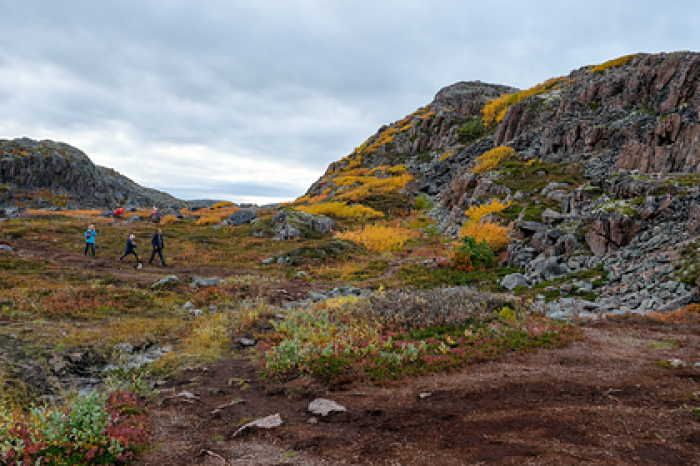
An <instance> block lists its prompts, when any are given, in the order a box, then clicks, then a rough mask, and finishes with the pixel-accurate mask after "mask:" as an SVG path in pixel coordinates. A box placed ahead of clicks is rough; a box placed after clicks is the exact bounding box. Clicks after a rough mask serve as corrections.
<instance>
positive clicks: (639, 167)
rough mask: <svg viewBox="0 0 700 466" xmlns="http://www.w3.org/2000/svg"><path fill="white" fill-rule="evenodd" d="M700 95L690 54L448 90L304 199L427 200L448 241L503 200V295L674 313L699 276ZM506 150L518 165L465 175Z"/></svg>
mask: <svg viewBox="0 0 700 466" xmlns="http://www.w3.org/2000/svg"><path fill="white" fill-rule="evenodd" d="M699 85H700V54H698V53H694V52H679V53H661V54H653V55H652V54H638V55H629V56H625V57H620V58H618V59H615V60H611V61H609V62H606V63H603V64H601V65H597V66H585V67H582V68H579V69H577V70H575V71H573V72H571V73H570V74H569V75H568V76H563V77H559V78H553V79H550V80H548V81H547V82H545V83H543V84H540V85H538V86H535V87H533V88H531V89H528V90H524V91H519V90H517V89H514V88H510V87H507V86H502V85H494V84H486V83H481V82H478V81H476V82H461V83H457V84H454V85H452V86H448V87H446V88H444V89H442V90H440V91H439V92H438V93H437V95H436V96H435V99H434V100H433V102H431V103H430V104H429V105H427V106H426V107H424V108H421V109H419V110H418V111H416V112H415V113H413V114H411V115H408V116H406V117H405V118H403V119H401V120H399V121H397V122H395V123H393V124H390V125H387V126H383V127H381V128H380V129H379V131H377V133H376V134H375V135H373V136H372V137H370V138H369V139H368V140H367V141H366V142H365V143H364V144H362V145H361V146H360V147H358V148H357V149H355V150H354V151H353V152H352V153H351V154H350V155H348V156H347V157H345V158H344V159H342V160H340V161H338V162H335V163H333V164H331V165H330V167H329V168H328V170H327V171H326V173H325V174H324V176H323V177H322V178H321V179H319V180H318V181H317V182H316V183H314V184H313V185H312V186H311V188H310V189H309V191H308V193H307V195H306V196H305V198H302V199H301V201H302V202H326V203H327V202H332V201H346V202H361V203H364V204H367V205H371V204H372V203H373V202H374V203H376V202H377V201H378V200H381V199H382V198H386V197H387V196H389V195H397V196H398V195H402V196H416V195H419V194H423V195H424V197H425V196H428V197H429V199H430V200H431V201H432V202H433V204H434V207H433V208H432V209H431V210H430V211H429V214H428V215H429V216H431V217H432V218H434V219H435V220H436V221H437V225H438V227H439V230H440V231H441V232H442V233H445V234H447V235H450V236H452V237H456V236H457V235H458V232H459V231H460V227H461V226H462V224H463V223H464V222H465V221H467V220H468V217H467V216H466V215H465V210H466V209H468V208H469V207H471V206H479V205H484V204H487V203H490V202H491V201H493V200H494V199H498V200H499V201H501V202H504V203H510V204H509V205H510V207H509V208H508V209H506V210H504V211H502V212H500V213H498V214H497V215H494V216H493V217H494V219H495V220H497V221H500V222H502V223H503V224H508V223H509V224H510V225H511V227H512V228H513V231H514V232H515V234H516V235H515V237H514V238H513V240H512V241H511V243H510V245H509V246H508V248H507V257H506V258H505V259H504V261H503V262H502V264H501V265H508V266H512V267H517V268H519V269H520V272H519V273H515V274H512V275H509V276H507V277H506V278H505V279H504V280H503V282H502V286H503V287H504V288H507V289H511V290H512V289H514V288H517V287H535V288H536V289H538V290H541V292H542V294H541V295H539V298H540V299H545V298H546V299H547V300H548V302H549V304H547V306H548V309H549V312H550V314H552V315H557V316H568V315H570V314H571V313H573V312H579V313H583V314H584V315H591V316H597V315H600V314H601V313H603V312H607V313H610V312H612V313H619V312H628V311H633V312H648V311H651V310H655V311H657V310H670V309H675V308H677V307H678V306H680V305H683V304H686V303H689V302H692V301H695V300H696V299H697V294H696V280H697V279H698V276H699V275H700V264H699V263H698V257H700V241H696V238H698V232H699V231H700V192H699V189H698V186H699V184H698V183H700V175H699V174H698V172H700V139H699V138H700V124H699V122H698V110H699V109H700V91H699ZM501 146H504V147H507V148H510V149H513V151H514V153H513V151H511V150H510V149H507V150H505V151H504V153H506V152H507V153H511V154H513V155H512V156H511V157H509V158H508V159H507V160H502V161H500V163H499V164H498V166H497V167H495V169H492V170H487V171H480V170H474V168H475V166H476V165H477V163H479V161H477V159H478V158H479V157H482V156H485V157H490V156H491V154H492V152H489V151H491V150H492V149H494V148H498V147H501ZM482 159H483V157H482ZM475 171H477V172H478V173H475ZM399 178H400V179H399ZM388 185H391V186H394V187H396V186H397V185H399V186H400V187H402V188H403V189H401V190H400V191H399V190H396V191H394V192H393V194H392V191H391V190H390V189H387V186H388ZM596 269H597V270H600V276H596V277H592V278H591V279H590V280H587V281H582V280H580V279H578V278H577V277H581V276H584V275H585V274H584V273H583V272H584V271H591V270H592V271H595V270H596ZM590 275H591V274H590V273H589V274H588V275H586V276H590ZM567 277H570V280H569V281H568V282H566V283H561V282H562V278H564V279H566V278H567ZM554 279H557V280H558V281H557V285H556V286H553V285H551V284H550V282H551V281H552V280H554ZM584 297H585V299H583V298H584Z"/></svg>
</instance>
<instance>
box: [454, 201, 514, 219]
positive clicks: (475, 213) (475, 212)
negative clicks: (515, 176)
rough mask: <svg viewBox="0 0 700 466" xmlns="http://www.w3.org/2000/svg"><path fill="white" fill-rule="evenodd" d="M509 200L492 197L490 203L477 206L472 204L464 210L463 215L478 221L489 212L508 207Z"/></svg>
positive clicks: (501, 210)
mask: <svg viewBox="0 0 700 466" xmlns="http://www.w3.org/2000/svg"><path fill="white" fill-rule="evenodd" d="M510 204H511V203H510V201H508V202H501V201H500V200H498V199H494V200H493V201H491V203H490V204H483V205H479V206H472V207H470V208H468V209H467V210H466V212H464V213H465V215H466V216H467V217H469V221H471V222H476V223H479V222H480V221H481V219H482V218H483V217H485V216H486V215H489V214H493V213H498V212H503V211H504V210H506V209H507V208H508V207H510Z"/></svg>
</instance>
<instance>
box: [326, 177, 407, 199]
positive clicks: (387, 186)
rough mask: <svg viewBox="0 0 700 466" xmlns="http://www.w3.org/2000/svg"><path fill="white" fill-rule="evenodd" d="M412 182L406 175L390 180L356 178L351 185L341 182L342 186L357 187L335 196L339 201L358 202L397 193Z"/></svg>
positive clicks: (346, 181)
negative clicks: (356, 184)
mask: <svg viewBox="0 0 700 466" xmlns="http://www.w3.org/2000/svg"><path fill="white" fill-rule="evenodd" d="M411 180H413V177H412V176H411V175H409V174H407V173H405V174H403V175H400V176H396V177H391V178H375V177H372V176H363V177H359V176H358V177H356V178H355V179H354V180H352V181H353V183H350V184H347V183H349V181H350V180H343V181H342V182H343V183H346V184H343V185H342V186H351V185H354V184H355V183H358V184H359V186H357V187H353V188H352V189H349V190H346V191H342V192H341V193H339V194H338V195H337V196H336V199H338V200H339V201H352V202H359V201H362V200H363V199H366V198H368V197H370V196H381V195H387V194H393V193H397V192H398V191H400V190H402V189H403V188H405V187H406V183H408V182H409V181H411Z"/></svg>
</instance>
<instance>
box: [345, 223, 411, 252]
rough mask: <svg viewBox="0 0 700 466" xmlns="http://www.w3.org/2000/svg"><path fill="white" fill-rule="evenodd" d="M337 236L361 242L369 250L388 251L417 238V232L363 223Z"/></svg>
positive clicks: (399, 247)
mask: <svg viewBox="0 0 700 466" xmlns="http://www.w3.org/2000/svg"><path fill="white" fill-rule="evenodd" d="M337 236H338V238H340V239H346V240H350V241H352V242H354V243H358V244H362V245H363V246H365V247H366V248H367V249H369V250H370V251H374V252H388V251H396V250H399V249H401V248H402V247H403V245H404V244H406V242H407V241H408V240H410V239H412V238H417V237H418V236H419V233H418V232H417V231H415V230H409V229H407V228H398V227H383V226H378V225H374V226H371V225H365V226H364V227H362V228H360V229H359V230H355V231H346V232H343V233H338V235H337Z"/></svg>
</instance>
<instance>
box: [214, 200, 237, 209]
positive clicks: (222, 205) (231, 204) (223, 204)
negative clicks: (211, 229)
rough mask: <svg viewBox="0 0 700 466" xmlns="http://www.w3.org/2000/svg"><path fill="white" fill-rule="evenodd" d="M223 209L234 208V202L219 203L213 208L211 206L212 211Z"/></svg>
mask: <svg viewBox="0 0 700 466" xmlns="http://www.w3.org/2000/svg"><path fill="white" fill-rule="evenodd" d="M222 207H234V205H233V202H229V201H224V202H217V203H216V204H214V205H213V206H211V208H212V209H221V208H222Z"/></svg>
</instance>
